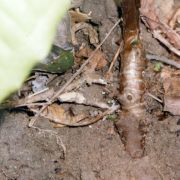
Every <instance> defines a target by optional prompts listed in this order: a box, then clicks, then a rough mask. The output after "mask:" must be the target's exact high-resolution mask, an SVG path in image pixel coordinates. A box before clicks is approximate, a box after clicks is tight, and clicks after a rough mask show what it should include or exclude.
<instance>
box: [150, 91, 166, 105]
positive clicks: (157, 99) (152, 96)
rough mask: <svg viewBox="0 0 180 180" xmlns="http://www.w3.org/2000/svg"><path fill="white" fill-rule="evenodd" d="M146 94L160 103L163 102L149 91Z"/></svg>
mask: <svg viewBox="0 0 180 180" xmlns="http://www.w3.org/2000/svg"><path fill="white" fill-rule="evenodd" d="M147 95H148V96H150V97H151V98H153V99H155V100H156V101H158V102H159V103H161V104H162V103H163V101H162V100H161V99H159V98H157V97H156V96H154V95H153V94H151V93H149V92H148V93H147Z"/></svg>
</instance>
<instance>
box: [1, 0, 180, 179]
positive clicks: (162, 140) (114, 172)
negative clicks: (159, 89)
mask: <svg viewBox="0 0 180 180" xmlns="http://www.w3.org/2000/svg"><path fill="white" fill-rule="evenodd" d="M78 3H79V4H78ZM77 4H78V5H77V6H80V7H81V10H82V11H83V12H85V13H88V12H89V11H92V16H93V18H94V19H95V20H96V21H97V22H101V26H100V29H99V33H100V39H101V40H102V39H103V37H104V36H105V34H106V33H107V32H108V30H109V29H110V27H112V25H113V24H114V22H115V20H116V19H117V12H116V9H115V6H114V5H113V2H112V1H111V0H98V1H96V0H85V1H77ZM141 30H142V37H143V41H144V46H145V49H148V51H150V52H152V51H156V52H157V53H159V54H162V52H163V53H165V50H164V49H163V48H162V47H161V46H160V45H159V44H158V42H157V41H155V40H154V39H153V38H152V37H151V35H150V34H149V33H148V32H147V30H146V29H145V27H144V26H143V25H142V26H141ZM115 36H118V32H117V34H115V32H114V34H113V35H111V37H110V38H109V40H108V41H107V42H106V43H105V44H104V46H103V52H104V53H105V54H107V56H108V57H109V60H111V57H112V56H113V54H114V49H113V47H112V40H113V38H114V37H115ZM151 66H152V65H151V64H148V66H147V70H146V73H147V75H146V79H147V80H148V83H149V84H151V83H152V84H151V85H149V91H150V92H151V91H153V90H154V89H153V86H155V85H156V86H157V82H158V80H157V79H158V77H159V75H158V74H157V73H152V68H151ZM93 89H94V90H93ZM97 89H98V90H99V91H97ZM93 91H94V92H95V93H96V94H97V96H98V95H100V94H101V92H102V90H101V89H100V88H99V87H98V88H97V87H96V86H92V87H91V90H90V92H91V93H92V94H93ZM153 92H155V90H154V91H153ZM146 101H147V111H148V112H149V113H150V114H151V115H150V123H149V126H148V132H147V134H146V143H145V156H144V157H143V158H140V159H132V158H131V157H130V156H129V154H128V153H127V152H126V151H125V150H124V145H123V143H122V141H121V139H120V137H119V134H118V133H117V132H116V130H115V128H114V122H113V121H110V120H101V121H99V122H97V123H95V124H93V125H91V126H87V127H77V128H69V127H63V128H58V129H54V128H52V124H51V123H50V122H49V121H48V120H46V119H43V118H39V119H38V121H37V123H36V127H37V128H28V127H27V124H28V122H29V119H30V117H29V116H28V115H27V114H26V113H25V112H18V111H1V112H0V144H1V146H0V180H110V179H111V180H179V179H180V141H179V138H180V137H179V135H180V133H179V131H177V130H175V129H173V127H174V126H178V124H180V120H179V119H180V117H173V116H171V115H169V114H166V116H163V118H157V114H158V112H161V110H162V106H161V105H160V104H159V103H158V102H157V101H155V100H154V99H151V98H150V97H146ZM159 114H161V113H159Z"/></svg>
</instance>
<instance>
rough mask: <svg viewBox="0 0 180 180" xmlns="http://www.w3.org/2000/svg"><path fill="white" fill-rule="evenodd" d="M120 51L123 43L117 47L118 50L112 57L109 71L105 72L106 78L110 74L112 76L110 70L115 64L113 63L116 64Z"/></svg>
mask: <svg viewBox="0 0 180 180" xmlns="http://www.w3.org/2000/svg"><path fill="white" fill-rule="evenodd" d="M122 49H123V43H122V42H121V44H120V45H119V47H118V49H117V51H116V53H115V55H114V57H113V60H112V62H111V65H110V67H109V69H108V71H107V74H106V76H107V77H108V78H110V76H111V74H112V68H113V66H114V64H115V62H116V60H117V58H118V56H119V54H120V53H121V51H122Z"/></svg>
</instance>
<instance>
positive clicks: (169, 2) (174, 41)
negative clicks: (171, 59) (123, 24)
mask: <svg viewBox="0 0 180 180" xmlns="http://www.w3.org/2000/svg"><path fill="white" fill-rule="evenodd" d="M173 8H174V0H157V1H155V0H141V8H140V12H141V16H142V20H143V21H144V23H145V24H146V26H147V27H148V28H150V30H151V31H152V34H153V35H154V37H155V38H156V39H158V40H159V41H160V42H161V43H163V44H164V45H165V46H166V47H168V48H169V49H170V50H171V51H172V52H174V53H175V54H177V55H178V56H179V55H180V52H179V49H180V35H179V34H178V33H177V31H175V30H174V29H173V27H172V26H174V24H175V22H176V19H177V17H178V12H177V14H176V13H175V14H173ZM170 19H171V20H170ZM169 21H170V23H169Z"/></svg>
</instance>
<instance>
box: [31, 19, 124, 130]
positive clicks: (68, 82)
mask: <svg viewBox="0 0 180 180" xmlns="http://www.w3.org/2000/svg"><path fill="white" fill-rule="evenodd" d="M121 21H122V19H119V20H118V21H117V22H116V23H115V24H114V26H113V27H112V28H111V29H110V31H109V32H108V34H107V35H106V37H105V38H104V39H103V41H102V42H101V43H100V44H99V45H98V46H97V48H96V49H95V50H94V51H93V52H92V54H91V55H90V57H89V58H88V59H87V60H86V61H85V62H84V64H82V66H81V67H80V68H79V69H78V70H77V72H76V73H75V74H74V75H73V76H72V77H71V78H70V79H69V81H67V82H66V84H65V85H64V86H63V87H62V88H61V89H59V90H58V91H57V92H56V93H55V94H54V96H53V97H52V98H51V99H50V100H49V101H48V102H47V104H45V105H44V106H43V107H42V108H41V109H40V110H39V112H38V113H37V114H36V115H35V117H34V118H32V119H31V121H30V123H29V127H31V126H33V124H34V123H35V121H36V119H37V118H38V117H39V115H40V114H41V112H43V111H44V110H45V109H46V108H47V107H48V106H49V105H50V104H51V103H52V102H53V101H54V100H55V99H56V98H57V97H58V96H59V95H60V94H61V93H62V92H63V91H64V90H65V89H66V88H67V87H68V86H69V85H70V84H71V82H72V81H73V80H74V79H75V78H76V77H77V76H78V75H79V74H80V73H81V72H82V70H83V69H84V67H85V66H86V65H87V64H88V63H89V62H90V61H91V59H92V58H93V57H94V55H95V54H96V52H97V51H98V50H99V49H100V47H101V46H102V45H103V43H104V42H105V41H106V39H107V38H108V37H109V35H110V34H111V33H112V31H113V30H114V28H115V27H116V26H117V25H118V24H119V23H120V22H121Z"/></svg>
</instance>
